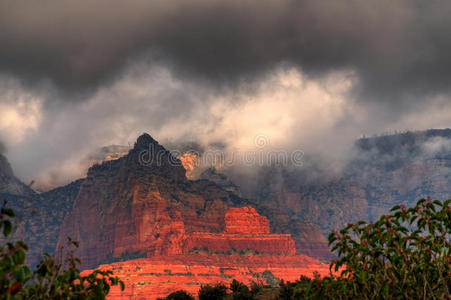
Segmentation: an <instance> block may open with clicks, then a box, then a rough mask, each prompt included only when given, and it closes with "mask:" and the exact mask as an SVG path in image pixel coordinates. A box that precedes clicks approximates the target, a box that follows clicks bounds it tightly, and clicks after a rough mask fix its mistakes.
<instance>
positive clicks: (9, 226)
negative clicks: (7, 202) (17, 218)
mask: <svg viewBox="0 0 451 300" xmlns="http://www.w3.org/2000/svg"><path fill="white" fill-rule="evenodd" d="M12 229H13V226H12V224H11V222H10V221H9V220H5V221H4V222H3V235H4V236H5V237H7V236H9V235H10V234H11V231H12Z"/></svg>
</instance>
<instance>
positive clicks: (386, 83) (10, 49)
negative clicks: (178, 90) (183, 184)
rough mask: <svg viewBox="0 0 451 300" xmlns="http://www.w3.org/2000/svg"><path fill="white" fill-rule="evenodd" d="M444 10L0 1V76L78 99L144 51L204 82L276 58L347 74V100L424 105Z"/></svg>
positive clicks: (443, 75) (439, 57)
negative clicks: (43, 84)
mask: <svg viewBox="0 0 451 300" xmlns="http://www.w3.org/2000/svg"><path fill="white" fill-rule="evenodd" d="M450 12H451V3H450V2H448V1H436V0H433V1H414V0H398V1H388V0H383V1H358V0H324V1H316V0H302V1H301V0H299V1H296V0H283V1H275V0H258V1H257V0H247V1H237V0H230V1H220V0H213V1H211V0H208V1H207V0H190V1H175V2H174V1H159V0H156V1H138V0H135V1H106V0H102V1H83V2H80V1H64V2H54V1H39V2H34V3H29V2H27V3H24V2H20V1H8V0H2V1H0V44H1V45H2V47H1V48H0V70H2V71H5V72H11V73H14V74H16V75H17V76H20V77H21V78H22V80H24V81H27V82H29V83H35V82H36V81H37V79H42V78H48V79H50V80H51V81H53V82H55V83H56V85H57V86H58V87H60V88H61V89H62V90H70V91H72V92H74V91H76V93H81V92H82V91H85V92H86V91H88V92H89V91H91V90H93V89H95V88H96V87H98V86H99V84H101V83H103V82H105V81H108V80H111V79H114V78H115V76H117V74H119V73H118V71H119V70H121V69H122V68H123V66H124V64H125V63H126V62H127V61H130V60H133V59H137V57H140V55H143V53H151V54H152V57H153V58H155V59H158V60H159V61H160V62H164V63H166V64H167V65H169V66H171V67H172V68H173V71H174V72H175V73H176V74H178V75H179V76H182V77H183V78H193V76H194V78H197V79H202V80H207V81H208V82H209V83H210V84H214V85H216V86H223V85H232V86H235V84H236V83H238V82H242V81H246V80H247V81H249V80H250V81H252V80H253V79H255V78H258V77H259V76H261V75H263V74H265V72H267V71H268V70H271V69H272V68H274V66H277V65H279V64H281V63H285V64H291V65H295V66H298V67H300V68H301V69H302V70H303V72H304V73H306V74H308V75H310V76H318V75H322V74H324V73H325V72H329V71H334V70H340V69H351V70H354V71H355V72H356V74H357V76H358V78H359V83H360V84H359V85H357V86H356V89H355V93H356V95H357V98H358V99H373V100H374V99H378V100H380V101H386V102H400V103H404V102H417V101H425V98H424V96H425V95H431V94H432V95H433V94H440V93H447V92H448V91H449V86H450V83H451V55H450V54H449V53H451V36H450V35H449V28H450V27H451V24H450V23H451V21H450V19H449V18H448V16H449V15H450ZM61 98H65V99H73V97H68V96H65V97H61ZM79 98H84V97H79Z"/></svg>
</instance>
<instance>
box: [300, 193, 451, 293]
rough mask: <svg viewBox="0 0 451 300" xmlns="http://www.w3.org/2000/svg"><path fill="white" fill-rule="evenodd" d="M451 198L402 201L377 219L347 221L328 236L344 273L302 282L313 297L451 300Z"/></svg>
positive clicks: (333, 266) (337, 266)
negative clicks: (411, 203)
mask: <svg viewBox="0 0 451 300" xmlns="http://www.w3.org/2000/svg"><path fill="white" fill-rule="evenodd" d="M450 204H451V200H446V201H444V202H443V203H442V202H440V201H437V200H435V201H431V200H430V199H428V200H425V199H421V200H420V201H418V202H417V204H416V205H415V206H414V207H412V208H409V209H407V208H405V207H404V206H402V205H397V206H395V207H393V208H392V209H391V214H389V215H383V216H381V217H380V219H379V220H378V221H376V222H374V223H366V222H364V221H360V222H357V223H356V224H348V225H347V226H346V227H345V228H343V229H342V230H340V231H339V232H337V231H334V232H332V233H331V234H330V235H329V245H330V246H332V251H337V254H338V258H337V259H335V260H333V261H332V263H331V265H330V268H331V270H334V271H335V272H340V273H339V276H336V277H334V276H330V277H326V278H323V279H320V278H315V279H313V280H312V281H311V282H310V283H309V282H305V281H304V282H303V283H301V282H298V285H297V291H296V296H297V297H300V298H301V297H305V298H308V299H432V298H434V299H449V298H450V289H451V253H450V246H451V241H450V237H451V206H450Z"/></svg>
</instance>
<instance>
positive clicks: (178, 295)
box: [166, 290, 194, 300]
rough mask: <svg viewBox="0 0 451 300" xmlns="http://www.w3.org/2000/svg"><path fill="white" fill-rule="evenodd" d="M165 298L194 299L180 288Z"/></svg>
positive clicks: (177, 299) (170, 299)
mask: <svg viewBox="0 0 451 300" xmlns="http://www.w3.org/2000/svg"><path fill="white" fill-rule="evenodd" d="M166 300H194V297H193V296H192V295H191V294H189V293H188V292H186V291H184V290H180V291H176V292H173V293H171V294H169V296H167V297H166Z"/></svg>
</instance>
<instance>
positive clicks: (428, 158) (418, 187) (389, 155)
mask: <svg viewBox="0 0 451 300" xmlns="http://www.w3.org/2000/svg"><path fill="white" fill-rule="evenodd" d="M220 172H223V173H224V174H226V175H227V177H228V180H230V181H231V182H233V183H235V184H236V185H237V186H238V188H239V190H240V192H241V193H242V194H243V195H244V196H245V197H249V198H253V199H256V201H258V202H261V203H272V204H275V205H276V207H279V208H280V209H282V210H284V211H285V212H286V213H288V214H290V215H291V216H294V217H296V218H300V219H307V220H310V221H312V222H314V223H315V224H316V225H318V226H319V227H320V228H321V229H322V230H323V232H324V234H328V233H329V232H330V231H331V230H333V229H338V228H341V227H342V226H343V225H344V224H345V223H348V222H354V221H357V220H361V219H363V220H368V221H373V220H376V219H377V218H378V217H379V216H380V215H381V214H383V213H386V212H388V210H389V209H390V208H391V207H392V206H394V205H397V204H405V205H406V206H411V205H412V204H413V203H415V201H416V200H418V199H420V198H423V197H431V198H433V199H448V198H450V196H451V130H450V129H431V130H426V131H418V132H405V133H399V134H391V135H383V136H378V137H372V138H361V139H359V140H357V141H356V142H355V148H354V155H353V156H352V158H351V159H350V160H349V161H348V162H347V163H346V164H345V166H344V168H343V170H342V171H340V172H338V173H337V172H333V171H332V172H330V171H328V170H327V168H324V166H322V165H321V164H319V165H318V164H315V163H313V164H312V163H310V164H308V163H307V164H305V165H303V166H302V167H295V166H290V165H288V166H287V165H277V164H274V165H270V166H263V167H257V168H254V170H253V171H252V172H249V171H246V170H243V169H242V168H239V167H236V166H231V167H229V168H224V169H221V170H220ZM201 177H202V178H210V179H212V180H215V181H216V182H218V183H219V184H220V183H221V182H227V181H224V179H221V180H218V179H216V178H217V176H216V177H215V176H211V175H210V173H208V172H206V173H204V174H202V175H201Z"/></svg>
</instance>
